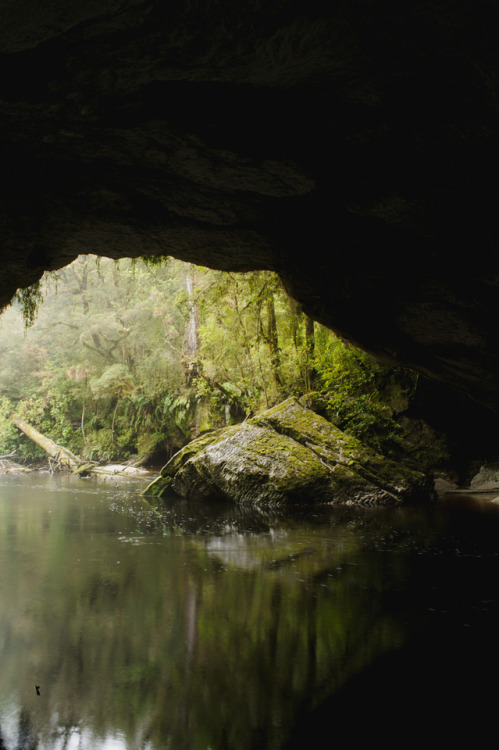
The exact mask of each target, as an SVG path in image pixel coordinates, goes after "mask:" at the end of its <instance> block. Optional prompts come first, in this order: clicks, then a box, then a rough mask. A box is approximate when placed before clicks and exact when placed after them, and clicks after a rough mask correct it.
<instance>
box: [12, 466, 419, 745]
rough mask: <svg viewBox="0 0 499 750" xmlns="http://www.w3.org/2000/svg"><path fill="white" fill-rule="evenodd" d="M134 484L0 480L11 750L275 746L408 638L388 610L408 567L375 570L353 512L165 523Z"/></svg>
mask: <svg viewBox="0 0 499 750" xmlns="http://www.w3.org/2000/svg"><path fill="white" fill-rule="evenodd" d="M141 487H142V485H140V486H139V485H137V486H134V484H133V482H131V483H129V484H128V485H121V486H119V487H115V486H113V485H109V484H107V485H106V484H104V485H98V484H96V483H95V482H93V481H92V482H85V481H83V480H78V479H76V478H72V477H35V478H33V477H8V478H7V477H3V478H0V565H1V568H0V570H1V572H0V658H1V686H0V728H1V732H2V741H3V743H4V747H6V748H9V750H11V748H14V747H16V748H17V747H26V748H27V747H30V748H36V747H39V748H59V747H61V748H62V747H68V748H72V747H75V748H77V747H78V748H87V747H88V748H108V747H109V748H113V749H115V748H147V749H149V750H156V748H158V749H160V748H161V749H162V750H164V748H169V747H171V748H175V749H182V748H186V749H187V748H188V749H189V750H198V748H199V749H200V750H201V749H203V750H206V749H207V748H212V750H222V749H223V748H237V749H238V750H246V749H248V750H250V749H252V748H260V749H264V748H276V749H278V748H281V747H283V745H284V743H285V741H286V739H287V738H288V736H289V735H290V733H291V732H292V728H293V725H294V722H295V721H296V719H297V717H298V716H300V715H302V714H303V713H306V712H308V711H310V710H312V709H313V708H314V706H316V705H318V704H319V703H320V702H321V700H322V699H324V698H325V697H327V696H329V695H331V694H332V693H334V691H335V689H336V688H337V687H338V686H340V685H342V684H343V683H344V682H345V681H346V680H347V679H348V678H349V677H350V676H351V675H353V674H354V673H356V672H359V671H360V670H362V669H363V667H364V666H365V665H366V664H368V663H369V662H371V661H372V660H373V659H374V658H375V657H376V656H377V655H378V654H380V653H382V652H384V651H387V650H390V649H393V648H396V647H397V646H399V645H400V644H401V643H402V642H403V640H404V637H405V625H403V624H401V619H400V617H397V616H396V613H393V612H392V611H391V610H390V609H387V608H386V606H385V602H384V598H385V595H386V591H387V589H388V590H393V589H394V588H395V589H396V588H397V586H399V585H401V582H402V581H403V579H404V577H405V576H406V565H407V563H406V560H405V557H404V556H395V557H394V558H393V560H392V562H391V564H390V566H389V569H388V570H387V566H386V565H385V564H381V563H380V558H379V555H375V554H373V553H372V552H369V551H368V550H366V546H365V544H364V542H363V523H364V522H365V518H366V516H365V514H362V513H361V514H356V513H354V512H352V511H336V512H335V515H331V516H330V517H329V516H328V517H326V518H321V519H320V520H318V521H317V522H316V523H313V522H312V523H311V522H307V524H304V523H303V522H301V521H299V520H293V519H287V520H283V519H273V518H272V517H264V516H260V515H258V514H256V515H255V514H253V516H252V514H251V513H249V512H248V511H239V510H238V509H234V508H232V507H230V508H229V507H227V508H225V507H224V508H216V509H213V512H212V513H211V511H210V510H208V509H207V508H206V507H204V508H203V509H200V508H197V509H196V507H194V506H190V505H189V504H186V503H183V504H182V503H181V504H179V505H178V506H177V508H176V509H175V508H173V506H172V508H171V509H170V510H169V511H168V512H166V513H165V514H163V516H161V515H159V514H158V513H157V512H155V511H154V510H153V509H151V508H149V507H148V506H147V505H146V504H145V502H144V501H143V500H142V499H140V498H139V497H137V496H134V494H133V493H134V491H136V490H137V489H140V488H141ZM328 512H329V511H328ZM203 514H204V515H203ZM35 685H39V686H40V695H37V693H36V691H35ZM0 747H2V745H1V742H0Z"/></svg>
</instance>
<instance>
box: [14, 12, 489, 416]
mask: <svg viewBox="0 0 499 750" xmlns="http://www.w3.org/2000/svg"><path fill="white" fill-rule="evenodd" d="M498 31H499V3H497V2H493V1H492V0H487V2H485V0H483V1H481V0H475V2H473V3H471V2H465V1H464V0H431V1H430V0H427V1H423V0H416V1H415V2H411V3H400V2H399V1H396V0H380V2H376V3H373V2H371V0H359V1H358V2H355V3H352V2H347V1H346V0H345V1H344V2H341V1H340V2H325V1H324V2H319V1H316V0H309V2H307V3H301V2H300V3H299V2H296V1H293V0H270V1H269V2H265V3H262V2H260V1H259V0H248V1H247V2H245V3H234V2H233V1H232V0H219V1H218V2H210V1H209V0H208V1H205V2H194V1H192V2H189V1H188V0H169V1H168V2H164V1H163V0H149V1H148V0H143V1H139V0H98V1H97V0H88V2H84V3H82V2H81V1H80V0H46V2H43V3H40V2H35V0H0V66H1V68H2V70H1V73H2V74H1V78H0V81H1V84H0V134H1V140H0V149H1V165H2V170H1V184H2V199H1V202H0V240H1V254H2V256H1V257H2V264H1V279H0V300H1V302H2V303H7V302H8V301H9V300H10V298H11V296H12V294H13V293H14V292H15V290H16V289H17V288H18V287H22V286H27V285H29V284H30V283H32V282H34V281H35V280H36V279H37V278H39V276H40V275H41V273H42V272H43V270H45V269H54V268H57V267H60V266H62V265H65V264H67V263H69V262H70V261H71V260H73V259H74V258H75V257H76V256H77V255H78V254H79V253H88V252H95V253H98V254H101V255H108V256H111V257H121V256H125V255H128V256H137V255H142V254H150V255H152V254H171V255H174V256H176V257H178V258H183V259H186V260H189V261H192V262H194V263H200V264H205V265H210V266H212V267H216V268H221V269H227V270H229V269H231V270H249V269H254V268H270V269H274V270H276V271H278V272H279V273H280V274H281V277H282V278H283V279H284V281H285V283H286V284H287V286H288V288H289V290H290V291H291V293H292V294H293V295H294V296H295V297H296V298H297V299H298V300H300V301H301V302H302V303H303V306H304V308H305V309H306V310H307V311H308V312H309V313H310V314H311V315H313V316H314V317H315V318H316V319H318V320H320V321H321V322H323V323H325V324H326V325H328V326H330V327H331V328H333V329H334V330H336V331H337V332H338V333H340V334H341V335H343V336H344V337H346V338H348V339H350V340H352V341H354V342H355V343H357V344H359V345H361V346H362V347H364V348H365V349H367V350H369V351H371V352H374V353H376V354H377V355H378V356H380V357H382V358H385V359H387V360H390V361H394V360H395V361H398V362H401V363H403V364H408V365H410V366H412V367H415V368H417V369H419V370H420V371H421V372H423V373H425V374H427V375H429V376H430V377H432V378H434V379H436V380H439V381H441V382H445V383H448V384H451V385H453V386H455V387H456V388H457V389H459V390H460V391H461V392H462V393H467V394H471V395H472V396H473V398H475V399H476V400H478V401H480V402H481V403H483V404H486V405H487V406H488V407H489V408H492V409H494V410H498V409H499V389H498V386H497V383H498V382H499V381H498V374H499V356H498V350H497V343H496V342H497V331H498V329H499V325H498V324H499V294H498V289H497V287H498V283H499V273H498V270H499V269H498V263H497V255H498V254H497V226H496V225H497V213H498V205H499V204H498V181H497V165H496V156H495V152H496V140H497V133H498V132H499V128H498V125H499V122H498V102H499V43H498V41H499V39H498V37H499V34H498Z"/></svg>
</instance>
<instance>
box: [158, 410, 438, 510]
mask: <svg viewBox="0 0 499 750" xmlns="http://www.w3.org/2000/svg"><path fill="white" fill-rule="evenodd" d="M172 490H173V491H174V492H175V493H177V494H179V495H181V496H184V497H189V498H193V499H194V498H197V499H199V498H215V497H218V498H225V499H229V500H232V501H235V502H237V503H253V504H256V505H281V504H285V503H293V502H301V503H309V504H314V503H320V504H323V503H340V504H372V505H387V504H389V505H392V504H401V503H405V502H415V501H423V500H427V499H429V498H430V497H431V492H432V481H431V480H430V479H429V478H427V477H425V476H424V475H423V474H421V473H418V472H415V471H411V470H409V469H407V468H405V467H403V466H401V465H399V464H396V463H395V462H393V461H390V460H389V459H387V458H385V457H384V456H381V455H379V454H377V453H375V452H374V451H372V450H371V449H369V448H367V447H366V446H364V445H362V444H361V443H360V442H359V441H358V440H356V439H355V438H352V437H351V436H348V435H346V434H345V433H343V432H341V430H339V429H338V428H337V427H335V426H334V425H332V424H330V423H329V422H328V421H327V420H326V419H324V418H323V417H320V416H318V415H317V414H315V413H314V412H312V411H310V410H309V409H305V408H304V407H302V406H301V405H300V404H299V403H298V401H297V400H296V399H295V398H289V399H287V400H286V401H284V402H283V403H281V404H279V405H278V406H275V407H274V408H272V409H269V410H268V411H266V412H264V413H263V414H261V415H259V416H257V417H254V418H253V419H250V420H248V421H247V422H245V423H243V424H241V425H235V426H233V427H229V428H227V429H223V430H218V431H216V432H213V433H210V434H207V435H203V436H202V437H200V438H198V439H197V440H194V441H193V442H191V443H189V445H187V446H186V447H185V448H183V449H182V450H180V451H179V452H178V453H177V454H176V455H175V456H174V457H173V458H172V459H171V460H170V461H169V463H168V464H167V465H166V466H165V467H164V469H163V470H162V472H161V476H160V477H159V478H158V479H157V480H155V481H154V482H153V483H152V484H151V485H149V487H148V488H147V489H146V490H145V493H144V494H151V495H156V496H161V495H163V494H167V493H168V492H170V491H172Z"/></svg>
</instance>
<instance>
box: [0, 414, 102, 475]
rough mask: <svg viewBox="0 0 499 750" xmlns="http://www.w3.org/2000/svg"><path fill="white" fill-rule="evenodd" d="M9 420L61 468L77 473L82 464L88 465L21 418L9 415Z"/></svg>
mask: <svg viewBox="0 0 499 750" xmlns="http://www.w3.org/2000/svg"><path fill="white" fill-rule="evenodd" d="M10 419H11V421H12V423H13V424H14V425H15V426H16V427H17V429H18V430H21V432H24V434H25V435H26V436H27V437H29V439H30V440H33V442H34V443H36V444H37V445H39V446H40V447H41V448H43V450H44V451H45V453H48V455H49V456H50V457H51V458H52V459H54V461H56V462H57V463H58V464H60V465H61V466H66V467H67V468H68V469H71V471H77V470H78V469H79V468H80V467H81V466H82V465H83V464H84V463H86V464H88V461H86V462H85V461H83V460H82V459H81V458H79V457H78V456H75V455H74V453H71V451H70V450H68V449H67V448H63V447H62V446H61V445H57V443H54V441H53V440H51V439H50V438H48V437H45V435H42V433H41V432H38V430H37V429H35V428H34V427H32V426H31V425H30V424H28V423H27V422H25V421H24V419H21V417H18V416H17V414H11V415H10Z"/></svg>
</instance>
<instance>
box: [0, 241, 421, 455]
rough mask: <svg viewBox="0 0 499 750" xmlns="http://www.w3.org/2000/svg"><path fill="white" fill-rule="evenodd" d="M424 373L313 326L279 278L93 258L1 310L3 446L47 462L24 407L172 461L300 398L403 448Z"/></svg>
mask: <svg viewBox="0 0 499 750" xmlns="http://www.w3.org/2000/svg"><path fill="white" fill-rule="evenodd" d="M23 311H24V318H23ZM416 380H417V376H416V375H415V374H414V373H412V372H408V371H406V370H403V369H402V368H392V367H386V366H384V365H382V364H380V363H379V362H378V361H376V360H374V359H373V358H372V357H370V356H369V355H367V354H366V353H364V352H362V351H360V350H357V349H355V348H353V347H350V346H347V345H346V344H344V343H343V342H342V341H341V340H340V339H339V338H337V337H336V336H335V335H334V334H333V333H332V332H331V331H329V330H328V329H326V328H324V327H322V326H320V325H318V324H317V323H314V322H313V321H312V320H311V319H310V318H309V317H308V316H307V315H305V313H304V312H303V311H302V309H301V307H300V305H299V304H297V303H296V302H295V301H294V300H292V299H291V298H290V297H289V296H288V295H287V294H286V292H285V290H284V288H283V287H282V285H281V283H280V281H279V279H278V277H277V276H276V275H275V274H272V273H270V272H267V271H255V272H251V273H245V274H235V273H225V272H220V271H214V270H210V269H206V268H202V267H199V266H194V265H190V264H186V263H183V262H181V261H177V260H174V259H170V258H164V259H162V260H161V262H158V261H157V260H155V261H154V262H153V261H152V260H147V259H141V260H136V261H133V260H129V259H124V260H121V261H119V262H115V261H113V260H110V259H107V258H98V257H96V256H92V255H85V256H80V257H79V258H78V259H77V260H76V261H74V263H72V264H71V265H69V266H67V267H66V268H63V269H61V270H60V271H57V272H55V273H47V274H45V276H44V277H43V279H42V282H41V284H40V285H39V286H37V287H36V289H34V290H33V293H32V294H30V293H29V291H28V292H26V290H24V292H21V293H19V294H18V297H17V299H16V300H14V302H13V303H12V305H11V306H10V307H9V308H7V309H6V310H5V311H4V312H3V314H2V316H1V317H0V452H1V453H9V452H10V451H12V450H14V449H15V450H16V452H17V456H18V457H19V458H22V459H24V460H26V461H35V460H38V459H39V458H41V454H40V449H39V448H38V447H37V446H36V445H35V444H33V443H31V442H30V441H29V440H27V438H26V437H25V436H23V435H22V434H20V433H19V432H18V431H17V430H16V428H15V427H14V426H13V425H12V423H11V422H10V420H9V414H10V413H12V412H16V413H17V414H19V416H21V417H22V418H23V419H25V420H26V421H28V422H29V423H31V424H32V425H33V426H35V427H36V428H37V429H38V430H39V431H40V432H42V433H44V434H46V435H47V436H49V437H51V438H52V439H53V440H55V441H56V442H58V443H60V444H61V445H64V446H65V447H67V448H69V449H70V450H72V451H73V452H74V453H77V454H79V455H80V456H82V457H83V458H86V459H89V460H96V461H117V460H119V461H124V460H127V459H131V458H132V457H135V458H137V459H140V460H143V461H144V460H147V461H149V462H152V463H154V462H156V463H161V462H162V461H164V460H166V459H167V458H169V457H170V456H171V455H172V454H173V452H175V451H176V450H177V449H178V448H180V447H181V446H182V445H184V444H185V443H186V442H187V441H188V440H189V439H191V438H192V437H194V436H196V435H198V434H199V433H200V432H202V431H204V430H207V429H213V428H217V427H221V426H224V425H227V424H233V423H236V422H240V421H242V420H243V419H245V418H246V417H248V416H250V415H252V414H255V413H257V412H258V411H260V410H262V409H264V408H267V407H270V406H273V405H274V404H276V403H278V402H279V401H280V400H282V399H284V398H286V397H287V396H289V395H291V394H294V395H297V396H305V395H306V397H307V399H308V400H309V403H311V404H313V406H314V408H316V409H319V410H321V411H322V413H323V414H324V415H325V416H326V417H327V418H329V419H330V420H331V421H333V422H334V423H335V424H337V425H338V426H339V427H340V428H342V429H344V430H346V431H347V432H351V433H352V434H354V435H355V436H356V437H359V438H360V439H362V440H364V441H365V442H367V443H369V444H371V445H372V446H373V447H375V448H376V449H377V450H381V451H382V452H385V453H393V451H397V450H400V449H401V448H403V445H404V440H405V435H404V430H403V428H402V427H401V425H400V423H399V421H398V420H397V415H399V414H401V413H403V411H404V410H405V409H406V408H407V404H408V402H409V400H410V398H411V394H412V393H413V391H414V388H415V385H416Z"/></svg>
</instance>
